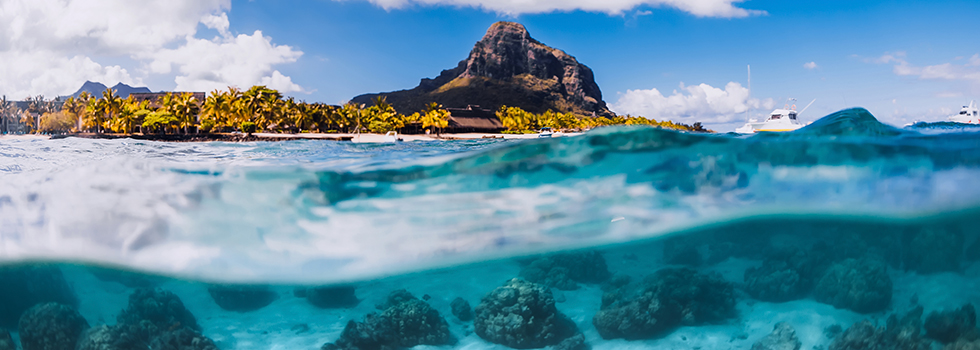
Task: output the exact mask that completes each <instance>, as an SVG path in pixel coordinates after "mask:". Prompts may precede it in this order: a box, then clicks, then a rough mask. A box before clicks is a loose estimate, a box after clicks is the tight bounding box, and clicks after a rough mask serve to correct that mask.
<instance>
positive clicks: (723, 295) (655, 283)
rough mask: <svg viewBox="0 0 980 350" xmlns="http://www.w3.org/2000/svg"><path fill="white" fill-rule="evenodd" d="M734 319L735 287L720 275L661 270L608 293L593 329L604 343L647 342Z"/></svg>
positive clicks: (594, 319) (682, 270)
mask: <svg viewBox="0 0 980 350" xmlns="http://www.w3.org/2000/svg"><path fill="white" fill-rule="evenodd" d="M735 314H736V311H735V288H734V287H733V286H732V284H731V283H728V282H726V281H724V280H723V279H722V277H721V275H720V274H718V273H717V272H715V273H710V274H702V273H698V272H696V271H694V270H691V269H687V268H679V269H663V270H660V271H657V272H656V273H654V274H653V275H650V276H649V277H647V278H646V279H645V281H643V283H641V284H640V285H638V286H629V285H628V286H626V287H623V288H620V289H616V290H611V291H608V292H606V293H605V294H604V295H603V296H602V308H601V309H600V310H599V312H598V313H596V315H595V316H594V317H593V318H592V324H593V325H594V326H595V327H596V330H598V331H599V335H600V336H602V338H604V339H615V338H625V339H628V340H630V339H647V338H654V337H658V336H661V335H664V334H666V333H667V332H668V331H670V330H672V329H674V328H675V327H679V326H682V325H684V326H695V325H701V324H710V323H718V322H722V321H724V320H725V319H728V318H732V317H734V316H735Z"/></svg>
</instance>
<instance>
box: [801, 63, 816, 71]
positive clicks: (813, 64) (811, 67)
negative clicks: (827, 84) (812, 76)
mask: <svg viewBox="0 0 980 350" xmlns="http://www.w3.org/2000/svg"><path fill="white" fill-rule="evenodd" d="M803 68H806V69H810V70H813V69H817V62H813V61H810V62H807V63H804V64H803Z"/></svg>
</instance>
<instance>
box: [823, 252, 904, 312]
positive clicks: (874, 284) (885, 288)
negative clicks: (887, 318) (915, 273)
mask: <svg viewBox="0 0 980 350" xmlns="http://www.w3.org/2000/svg"><path fill="white" fill-rule="evenodd" d="M814 298H815V299H816V300H817V301H818V302H821V303H825V304H830V305H833V306H834V307H837V308H841V309H849V310H852V311H856V312H860V313H871V312H876V311H881V310H884V309H885V308H887V307H888V305H889V304H890V303H891V300H892V280H891V277H888V271H887V268H886V267H885V264H884V263H883V262H881V261H879V260H876V259H867V258H866V259H847V260H844V261H842V262H840V263H836V264H834V265H833V266H831V267H830V268H829V269H827V272H826V273H825V274H824V276H823V278H821V279H820V281H819V282H818V283H817V286H816V289H815V290H814Z"/></svg>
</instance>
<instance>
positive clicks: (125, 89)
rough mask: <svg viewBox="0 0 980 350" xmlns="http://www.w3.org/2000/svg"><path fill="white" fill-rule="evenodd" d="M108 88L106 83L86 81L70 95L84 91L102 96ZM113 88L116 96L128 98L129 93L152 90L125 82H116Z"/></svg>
mask: <svg viewBox="0 0 980 350" xmlns="http://www.w3.org/2000/svg"><path fill="white" fill-rule="evenodd" d="M106 89H107V87H106V86H105V84H102V83H98V82H92V81H86V82H85V84H82V87H81V88H79V89H78V91H75V93H74V94H71V95H70V96H71V97H78V95H81V94H82V92H83V91H85V92H88V93H89V94H91V95H92V96H102V92H103V91H105V90H106ZM112 90H113V91H115V95H116V96H119V97H121V98H127V97H129V94H132V93H135V92H152V91H150V89H149V88H147V87H132V86H129V85H126V84H123V83H119V84H116V85H115V86H113V87H112Z"/></svg>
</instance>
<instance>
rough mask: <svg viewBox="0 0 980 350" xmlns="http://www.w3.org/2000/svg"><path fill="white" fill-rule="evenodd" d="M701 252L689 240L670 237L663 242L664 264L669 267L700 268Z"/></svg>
mask: <svg viewBox="0 0 980 350" xmlns="http://www.w3.org/2000/svg"><path fill="white" fill-rule="evenodd" d="M702 260H703V259H702V257H701V252H699V251H698V246H697V244H696V243H695V242H692V240H691V239H688V238H686V237H671V238H668V239H666V240H664V263H667V264H670V265H687V266H695V267H696V266H701V263H702Z"/></svg>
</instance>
